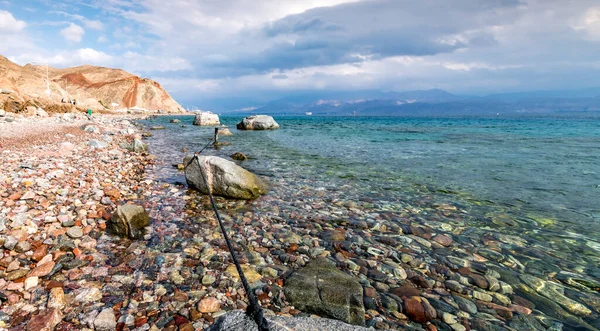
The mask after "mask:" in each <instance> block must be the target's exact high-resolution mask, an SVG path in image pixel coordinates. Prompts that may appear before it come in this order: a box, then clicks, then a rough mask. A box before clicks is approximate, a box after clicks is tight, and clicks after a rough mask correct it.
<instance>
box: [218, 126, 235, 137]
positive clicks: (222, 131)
mask: <svg viewBox="0 0 600 331" xmlns="http://www.w3.org/2000/svg"><path fill="white" fill-rule="evenodd" d="M219 135H221V136H233V133H231V131H230V130H229V128H228V127H226V126H224V127H221V128H220V129H219Z"/></svg>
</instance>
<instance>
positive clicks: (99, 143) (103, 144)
mask: <svg viewBox="0 0 600 331" xmlns="http://www.w3.org/2000/svg"><path fill="white" fill-rule="evenodd" d="M88 145H90V147H91V148H98V149H100V148H106V147H108V143H106V142H104V141H101V140H96V139H92V140H90V141H89V142H88Z"/></svg>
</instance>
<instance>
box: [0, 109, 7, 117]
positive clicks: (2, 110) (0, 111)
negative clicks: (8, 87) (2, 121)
mask: <svg viewBox="0 0 600 331" xmlns="http://www.w3.org/2000/svg"><path fill="white" fill-rule="evenodd" d="M4 116H6V112H5V111H4V109H0V117H4Z"/></svg>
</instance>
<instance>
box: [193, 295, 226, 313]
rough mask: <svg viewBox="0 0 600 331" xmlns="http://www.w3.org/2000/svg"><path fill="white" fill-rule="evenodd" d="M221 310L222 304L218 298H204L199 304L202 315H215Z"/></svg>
mask: <svg viewBox="0 0 600 331" xmlns="http://www.w3.org/2000/svg"><path fill="white" fill-rule="evenodd" d="M220 309H221V302H220V301H219V300H218V299H217V298H212V297H210V298H204V299H202V300H200V302H199V303H198V311H199V312H201V313H215V312H217V311H219V310H220Z"/></svg>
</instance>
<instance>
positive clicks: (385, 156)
mask: <svg viewBox="0 0 600 331" xmlns="http://www.w3.org/2000/svg"><path fill="white" fill-rule="evenodd" d="M172 118H173V117H158V118H154V119H150V120H147V121H145V124H147V125H163V126H165V127H166V128H167V129H166V130H164V131H153V134H154V137H152V138H151V139H150V140H149V142H150V147H151V153H152V154H155V155H157V157H158V159H159V160H163V162H162V163H163V164H162V166H160V165H159V166H157V167H156V168H155V169H154V170H152V171H154V172H155V173H154V176H153V177H154V178H157V177H158V178H160V179H161V180H163V181H166V182H170V183H178V182H179V183H185V177H184V176H183V173H181V172H178V171H177V170H176V169H174V168H173V167H172V166H171V164H172V163H180V162H181V161H182V159H183V157H184V156H185V155H186V154H190V153H191V152H193V151H197V150H199V149H201V148H202V147H203V146H204V145H205V144H206V143H207V142H208V141H210V139H211V138H212V134H213V132H214V131H213V130H214V129H213V128H211V127H196V126H192V125H191V123H192V120H193V117H191V116H180V117H177V118H179V119H181V120H182V123H181V124H171V123H169V120H170V119H172ZM242 118H243V116H222V117H221V122H222V124H225V125H227V126H229V128H230V129H231V131H232V132H233V134H234V135H233V136H229V137H221V141H227V142H230V143H231V146H226V147H223V148H221V149H218V150H215V149H212V148H209V149H207V150H206V151H205V152H204V154H208V155H218V156H222V157H225V158H228V157H229V155H231V154H233V153H234V152H243V153H245V154H246V155H247V156H248V157H249V158H250V160H249V161H245V162H243V163H241V165H242V166H244V167H245V168H247V169H249V170H250V171H253V172H255V173H257V174H259V175H261V176H262V177H264V178H266V179H267V181H268V182H269V183H270V184H271V190H270V192H269V193H268V194H267V195H266V196H265V197H261V198H260V199H258V200H257V201H255V202H254V203H253V204H252V208H254V211H255V212H256V213H263V214H266V215H269V213H273V214H276V213H278V212H279V210H280V209H279V208H281V210H282V211H283V210H293V209H294V208H297V210H300V211H301V212H303V213H307V214H308V217H309V218H311V217H314V218H316V219H319V218H321V217H324V216H323V214H322V213H320V212H319V211H317V210H316V209H313V208H311V206H310V205H311V204H312V205H313V206H314V204H315V203H318V204H319V203H325V204H328V205H331V206H348V208H351V207H349V206H354V205H355V202H359V205H360V206H368V209H369V211H368V212H373V211H375V212H377V211H382V212H385V213H389V214H391V215H392V216H391V217H392V220H394V219H397V220H398V221H399V222H405V221H406V220H408V219H410V222H412V223H414V222H420V223H421V224H425V225H427V224H428V222H430V221H431V222H440V221H441V222H445V223H447V224H448V228H447V229H448V231H450V232H452V233H454V234H455V236H454V240H455V241H456V242H458V243H460V244H461V245H466V246H465V247H475V248H474V249H475V250H477V247H478V246H479V247H483V246H484V244H486V242H489V238H491V237H492V236H494V237H495V238H499V240H500V241H502V242H503V243H504V244H503V245H505V246H506V247H505V248H504V249H503V250H501V251H502V253H503V254H507V255H511V256H513V257H514V259H512V260H510V261H513V262H515V261H516V262H515V263H516V264H515V265H513V266H512V268H513V269H515V270H519V272H522V273H524V274H530V275H535V276H536V277H542V278H544V279H549V278H556V279H562V278H564V277H562V276H561V275H560V273H561V272H568V273H575V274H578V275H581V276H582V277H584V278H586V279H588V280H589V279H599V278H600V267H599V266H600V118H599V117H588V118H581V117H580V118H566V117H543V118H531V117H529V118H502V117H497V118H393V117H386V118H383V117H381V118H369V117H316V116H314V117H313V116H301V117H275V119H276V120H277V122H278V123H279V124H280V125H281V129H279V130H275V131H238V130H236V129H235V124H236V123H237V122H239V121H240V120H241V119H242ZM182 148H185V149H187V150H188V151H187V152H183V151H182V150H181V149H182ZM432 210H433V211H438V212H437V213H433V212H431V211H432ZM454 210H456V211H458V212H453V211H454ZM279 214H280V215H281V213H279ZM334 214H335V212H334ZM340 215H342V214H341V213H340ZM456 215H459V216H456ZM333 216H335V215H333ZM333 216H331V217H333ZM328 217H330V216H328ZM365 220H366V221H367V222H369V221H370V220H369V215H368V214H367V215H366V216H365V217H364V219H361V220H358V221H365ZM350 221H352V220H350ZM517 237H518V238H522V240H521V239H514V238H517ZM471 249H472V248H469V250H471ZM511 263H512V262H511ZM504 264H505V265H508V262H505V263H504ZM561 277H562V278H561ZM592 282H593V281H592ZM596 283H597V281H596ZM569 293H570V292H569ZM579 295H582V294H581V293H580V294H576V296H579ZM590 295H592V296H593V298H595V299H594V300H597V289H596V290H593V291H592V294H590ZM586 302H588V301H586ZM591 320H593V321H594V323H595V325H596V324H597V325H596V327H598V326H600V321H599V320H597V319H595V317H593V318H592V319H591ZM573 330H575V329H573Z"/></svg>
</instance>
